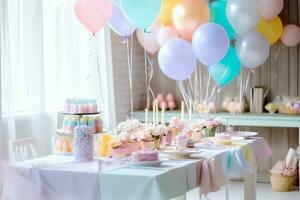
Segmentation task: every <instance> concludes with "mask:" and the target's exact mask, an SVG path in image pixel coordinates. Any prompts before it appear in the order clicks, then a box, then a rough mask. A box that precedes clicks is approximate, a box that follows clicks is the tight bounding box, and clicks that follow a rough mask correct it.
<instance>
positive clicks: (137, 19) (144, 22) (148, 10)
mask: <svg viewBox="0 0 300 200" xmlns="http://www.w3.org/2000/svg"><path fill="white" fill-rule="evenodd" d="M160 7H161V0H121V9H122V11H123V13H124V15H125V16H126V17H127V18H128V20H129V21H130V22H131V23H133V24H134V25H135V26H136V27H138V28H140V29H147V28H148V27H149V26H150V25H151V24H152V23H153V22H154V21H155V19H156V18H157V17H158V15H159V12H160Z"/></svg>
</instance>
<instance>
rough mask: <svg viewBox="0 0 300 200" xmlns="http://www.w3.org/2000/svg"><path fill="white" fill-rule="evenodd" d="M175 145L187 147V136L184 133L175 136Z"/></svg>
mask: <svg viewBox="0 0 300 200" xmlns="http://www.w3.org/2000/svg"><path fill="white" fill-rule="evenodd" d="M175 140H176V142H177V145H178V146H179V147H182V148H185V147H187V141H188V136H187V135H185V134H180V135H177V136H176V137H175Z"/></svg>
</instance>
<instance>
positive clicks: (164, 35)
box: [156, 26, 178, 46]
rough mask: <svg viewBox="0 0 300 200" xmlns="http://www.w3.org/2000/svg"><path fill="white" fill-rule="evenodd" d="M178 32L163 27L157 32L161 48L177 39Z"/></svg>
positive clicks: (169, 27) (171, 28)
mask: <svg viewBox="0 0 300 200" xmlns="http://www.w3.org/2000/svg"><path fill="white" fill-rule="evenodd" d="M177 37H178V35H177V32H176V30H175V29H174V28H173V27H171V26H161V27H160V28H159V30H158V32H157V36H156V39H157V42H158V44H159V45H160V46H162V45H163V44H164V43H165V42H167V41H168V40H170V39H172V38H177Z"/></svg>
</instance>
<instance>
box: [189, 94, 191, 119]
mask: <svg viewBox="0 0 300 200" xmlns="http://www.w3.org/2000/svg"><path fill="white" fill-rule="evenodd" d="M189 120H190V122H191V121H192V99H190V109H189Z"/></svg>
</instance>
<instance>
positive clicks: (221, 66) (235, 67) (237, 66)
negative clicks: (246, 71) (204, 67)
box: [208, 46, 241, 87]
mask: <svg viewBox="0 0 300 200" xmlns="http://www.w3.org/2000/svg"><path fill="white" fill-rule="evenodd" d="M208 71H209V74H210V75H211V77H212V79H214V81H216V83H217V84H218V85H219V86H222V87H223V86H225V85H228V84H229V83H230V82H231V81H233V80H234V79H235V78H236V77H237V76H238V75H239V73H240V71H241V63H240V60H239V58H238V56H237V53H236V50H235V48H234V47H233V46H231V47H230V48H229V50H228V52H227V55H226V56H225V58H224V59H223V60H221V62H220V63H218V64H214V65H211V66H209V69H208Z"/></svg>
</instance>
